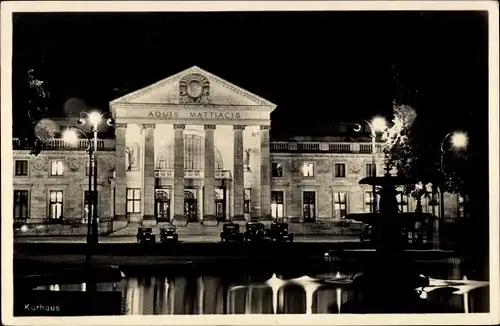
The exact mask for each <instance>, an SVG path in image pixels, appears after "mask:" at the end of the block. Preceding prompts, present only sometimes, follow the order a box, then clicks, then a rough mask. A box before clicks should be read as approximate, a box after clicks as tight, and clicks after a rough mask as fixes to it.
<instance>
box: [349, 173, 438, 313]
mask: <svg viewBox="0 0 500 326" xmlns="http://www.w3.org/2000/svg"><path fill="white" fill-rule="evenodd" d="M359 183H360V184H368V185H372V186H376V187H377V188H378V189H379V191H378V192H377V193H378V194H379V196H380V201H379V205H378V206H379V211H378V212H375V213H357V214H348V215H346V219H353V220H357V221H361V222H364V223H367V224H370V225H371V226H372V243H373V245H374V247H375V252H376V254H375V255H374V256H373V257H371V258H370V259H368V261H363V262H362V264H361V266H362V267H361V273H358V274H357V275H355V276H353V279H352V287H354V288H355V289H356V292H357V293H358V294H359V295H360V298H362V300H361V301H362V305H363V306H365V307H369V306H370V305H377V306H379V305H378V304H377V302H378V301H380V297H381V296H383V297H391V298H393V300H392V301H394V302H392V303H391V304H390V305H389V306H391V305H392V308H394V309H395V310H399V311H400V312H402V311H408V310H413V309H414V308H415V307H416V306H418V304H417V303H418V301H419V298H418V294H417V289H421V288H424V287H426V286H428V285H429V279H428V278H427V277H426V276H423V275H421V274H419V273H418V272H417V271H416V269H415V267H414V266H413V264H412V261H411V259H409V257H407V254H406V252H405V250H404V249H405V247H406V243H405V242H406V241H407V238H406V235H404V233H403V230H404V227H403V225H404V221H405V219H408V218H412V219H415V218H417V219H418V218H419V217H420V218H422V219H428V218H430V219H431V220H432V215H430V214H426V213H421V212H412V213H400V212H399V210H398V201H397V195H398V191H397V189H396V188H397V186H400V185H408V184H414V183H415V182H412V180H410V179H409V178H407V177H404V176H391V175H388V174H386V175H385V176H383V177H367V178H364V179H362V180H360V182H359ZM428 215H429V216H428ZM384 306H387V302H385V303H384V304H383V305H382V307H380V308H383V307H384ZM410 307H411V308H410Z"/></svg>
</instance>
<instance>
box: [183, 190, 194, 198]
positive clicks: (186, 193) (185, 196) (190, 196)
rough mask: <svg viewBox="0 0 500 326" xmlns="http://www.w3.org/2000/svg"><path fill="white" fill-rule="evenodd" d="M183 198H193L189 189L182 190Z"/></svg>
mask: <svg viewBox="0 0 500 326" xmlns="http://www.w3.org/2000/svg"><path fill="white" fill-rule="evenodd" d="M184 199H195V198H194V195H193V193H192V192H191V191H184Z"/></svg>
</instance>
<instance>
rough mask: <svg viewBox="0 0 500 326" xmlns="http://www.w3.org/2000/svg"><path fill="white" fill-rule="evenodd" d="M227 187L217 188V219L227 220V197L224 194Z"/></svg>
mask: <svg viewBox="0 0 500 326" xmlns="http://www.w3.org/2000/svg"><path fill="white" fill-rule="evenodd" d="M224 193H225V189H224V188H218V189H216V190H215V194H214V198H215V217H216V219H217V221H225V220H226V198H225V196H224Z"/></svg>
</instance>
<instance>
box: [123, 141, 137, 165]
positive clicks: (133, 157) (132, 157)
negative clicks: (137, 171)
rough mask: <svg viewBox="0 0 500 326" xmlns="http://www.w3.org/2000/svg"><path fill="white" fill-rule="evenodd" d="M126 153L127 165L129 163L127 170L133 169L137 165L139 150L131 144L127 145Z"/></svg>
mask: <svg viewBox="0 0 500 326" xmlns="http://www.w3.org/2000/svg"><path fill="white" fill-rule="evenodd" d="M125 153H126V154H127V155H126V165H127V170H128V171H130V170H132V168H133V167H136V165H137V163H136V162H137V150H136V148H135V146H133V145H132V146H129V147H127V149H126V151H125Z"/></svg>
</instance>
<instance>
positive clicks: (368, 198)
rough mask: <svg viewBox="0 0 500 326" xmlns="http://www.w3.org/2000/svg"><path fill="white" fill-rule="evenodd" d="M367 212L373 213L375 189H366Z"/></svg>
mask: <svg viewBox="0 0 500 326" xmlns="http://www.w3.org/2000/svg"><path fill="white" fill-rule="evenodd" d="M365 212H366V213H373V191H365Z"/></svg>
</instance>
